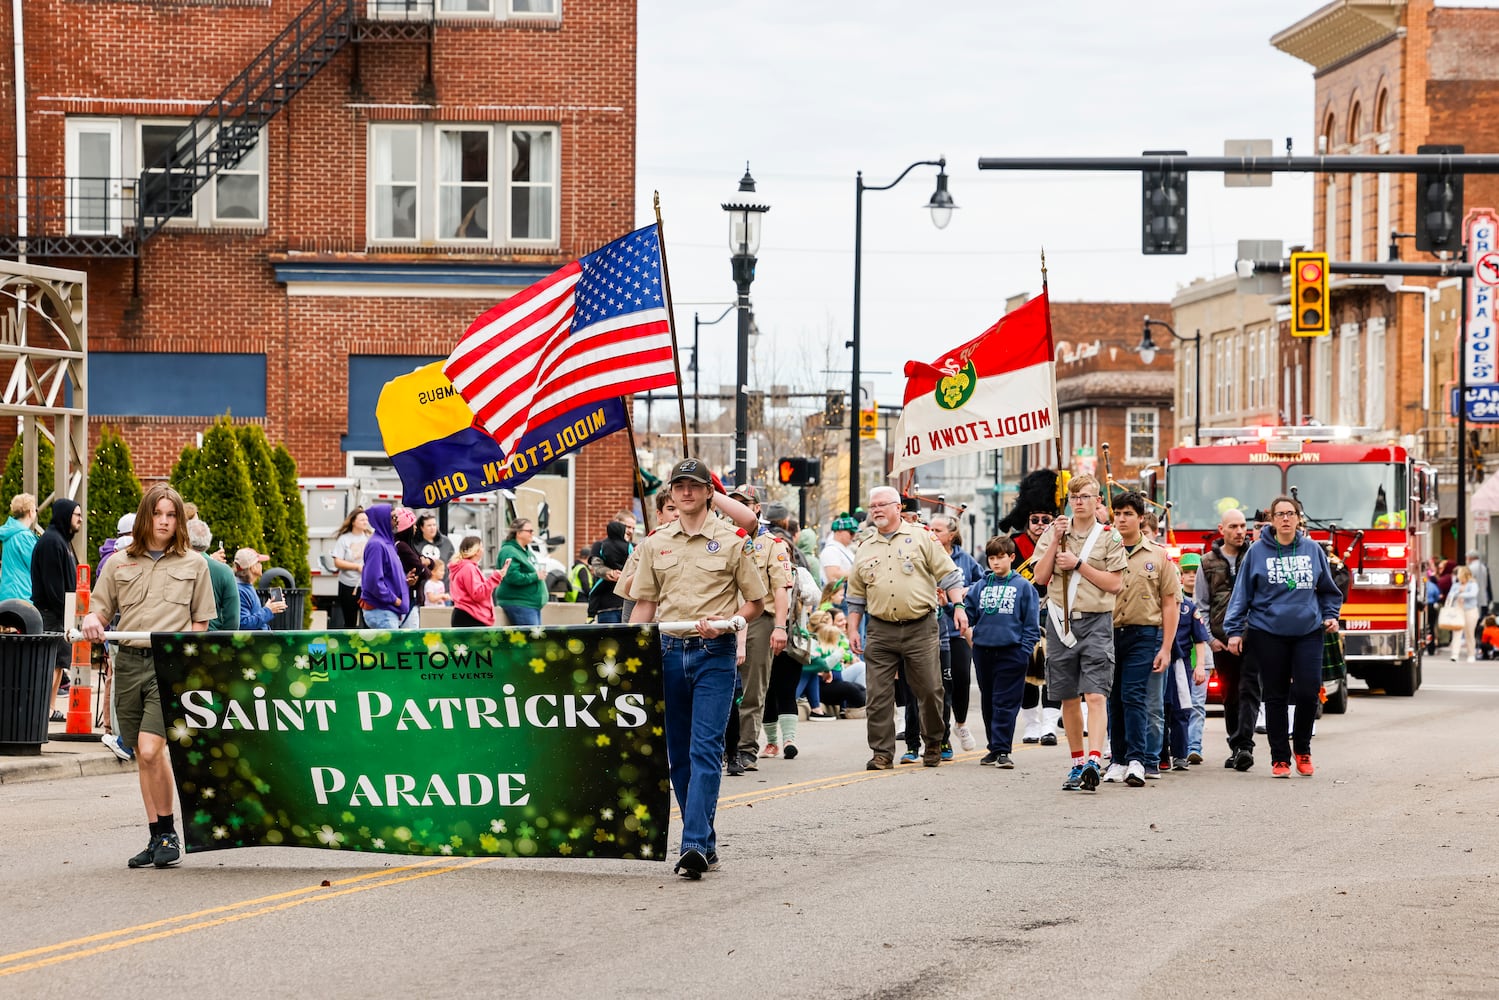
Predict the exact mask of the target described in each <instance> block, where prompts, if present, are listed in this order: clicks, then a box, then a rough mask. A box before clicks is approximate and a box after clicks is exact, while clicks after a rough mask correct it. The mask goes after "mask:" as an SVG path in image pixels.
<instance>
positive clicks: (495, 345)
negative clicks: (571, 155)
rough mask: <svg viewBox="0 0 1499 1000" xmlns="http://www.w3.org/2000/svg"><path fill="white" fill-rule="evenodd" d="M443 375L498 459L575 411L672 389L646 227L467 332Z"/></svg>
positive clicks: (666, 331) (651, 232)
mask: <svg viewBox="0 0 1499 1000" xmlns="http://www.w3.org/2000/svg"><path fill="white" fill-rule="evenodd" d="M442 370H443V374H445V375H447V377H448V380H449V381H450V382H452V383H453V387H454V388H456V389H457V390H458V394H459V395H460V396H462V397H463V399H464V400H465V401H466V402H467V403H468V405H469V409H471V410H473V411H474V425H475V426H477V427H481V428H483V429H484V430H485V431H487V432H488V433H489V435H490V436H491V437H493V438H494V439H495V441H496V442H497V443H498V444H499V446H500V450H501V451H503V452H504V453H505V455H507V456H508V455H510V453H511V452H512V451H513V450H514V449H515V446H516V444H517V443H518V442H519V441H520V439H521V438H523V437H525V436H526V433H527V431H529V430H531V429H533V428H536V427H540V426H541V425H543V424H545V423H546V422H547V421H549V420H551V419H553V418H555V417H557V416H559V415H561V414H563V413H566V412H567V411H569V410H575V409H577V408H578V407H580V406H585V405H587V404H590V403H597V402H601V401H603V400H606V399H612V398H614V397H616V396H627V395H629V394H631V393H636V392H645V391H646V390H648V389H658V388H661V387H663V386H674V385H676V384H677V378H676V367H675V364H674V362H673V360H672V350H671V330H670V327H669V326H668V325H667V317H666V298H665V291H664V289H663V286H662V283H661V243H660V240H659V238H658V236H657V233H656V227H655V226H647V227H646V228H644V229H637V230H636V231H635V232H633V233H630V234H629V235H627V236H622V237H620V238H619V239H617V240H615V241H614V242H613V243H610V244H608V245H607V246H605V247H603V248H602V249H600V250H596V251H594V252H593V253H591V254H588V255H587V256H586V257H583V258H581V259H579V260H576V261H574V262H573V263H571V264H568V265H567V266H566V267H564V268H562V269H561V270H559V271H557V272H555V273H554V274H551V275H549V276H548V277H546V278H543V279H542V280H541V281H538V282H537V283H536V284H534V285H532V286H530V287H529V288H527V289H525V291H522V292H520V293H519V294H517V295H514V296H512V297H511V298H508V299H506V300H505V301H504V302H501V303H500V304H499V305H497V306H495V307H494V308H492V309H490V310H489V311H488V312H486V313H484V315H482V316H480V317H479V318H478V319H476V320H474V322H473V323H472V324H471V325H470V326H469V328H468V331H467V332H466V333H465V334H464V335H463V339H462V340H461V341H459V342H458V346H457V347H456V348H454V350H453V353H452V354H451V355H449V356H448V360H447V362H446V363H445V364H444V365H443V369H442Z"/></svg>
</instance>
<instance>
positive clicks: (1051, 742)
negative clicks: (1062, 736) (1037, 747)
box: [1041, 733, 1088, 747]
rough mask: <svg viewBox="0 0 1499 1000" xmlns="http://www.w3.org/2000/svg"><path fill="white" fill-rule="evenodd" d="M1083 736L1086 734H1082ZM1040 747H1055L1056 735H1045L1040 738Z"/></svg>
mask: <svg viewBox="0 0 1499 1000" xmlns="http://www.w3.org/2000/svg"><path fill="white" fill-rule="evenodd" d="M1083 735H1084V736H1087V735H1088V734H1087V733H1083ZM1041 745H1042V746H1043V747H1054V746H1056V745H1057V734H1056V733H1047V734H1046V735H1044V736H1042V737H1041Z"/></svg>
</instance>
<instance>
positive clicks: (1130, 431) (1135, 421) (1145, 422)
mask: <svg viewBox="0 0 1499 1000" xmlns="http://www.w3.org/2000/svg"><path fill="white" fill-rule="evenodd" d="M1124 420H1125V435H1124V436H1125V438H1126V439H1127V440H1128V443H1127V445H1126V446H1125V454H1124V461H1125V462H1126V463H1128V464H1129V465H1147V464H1149V463H1151V462H1154V461H1155V458H1156V450H1157V448H1158V446H1159V437H1160V414H1159V413H1158V412H1157V411H1156V410H1153V409H1145V408H1144V407H1140V408H1134V407H1131V408H1130V409H1128V410H1126V411H1125V414H1124Z"/></svg>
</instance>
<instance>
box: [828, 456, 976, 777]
mask: <svg viewBox="0 0 1499 1000" xmlns="http://www.w3.org/2000/svg"><path fill="white" fill-rule="evenodd" d="M869 518H870V521H871V523H872V524H873V526H874V529H875V530H874V531H873V532H871V533H870V535H869V537H867V538H866V539H865V540H864V541H863V543H862V544H861V545H860V546H859V551H858V553H857V554H855V556H854V568H853V571H852V572H851V573H850V574H849V577H848V580H849V584H848V626H847V631H848V642H849V645H850V646H851V647H852V648H853V651H854V653H855V655H858V654H861V653H862V654H863V656H864V664H865V667H866V671H865V683H866V684H867V685H868V689H869V703H868V705H867V706H866V713H867V714H866V719H867V720H868V721H867V726H868V733H869V749H870V751H871V752H872V756H871V757H870V758H869V762H868V763H867V764H866V765H865V767H866V768H868V769H869V770H871V771H884V770H888V769H889V768H891V767H892V766H894V761H895V675H896V671H897V670H898V669H899V668H900V666H901V665H902V664H904V665H905V668H906V681H907V683H908V684H909V685H910V687H911V694H912V696H913V697H914V698H916V699H917V703H918V704H919V705H920V706H921V738H922V743H923V748H924V753H923V754H922V758H921V762H922V763H923V764H925V765H926V766H927V767H936V766H937V765H938V764H940V763H941V762H942V729H943V725H942V669H941V666H940V661H939V652H938V648H937V641H938V636H937V616H936V610H937V591H938V589H939V588H940V589H942V590H945V591H947V596H948V599H949V600H951V601H952V602H953V603H954V604H955V605H957V608H956V611H955V614H954V620H955V621H956V623H957V626H958V628H959V629H966V628H967V627H968V619H967V615H966V612H965V611H964V609H963V606H962V605H963V574H962V572H961V571H960V570H959V569H958V567H957V566H956V565H954V564H953V561H952V558H951V557H950V556H949V555H948V554H947V553H946V552H945V551H944V550H943V548H942V546H941V544H939V543H938V542H937V540H936V539H934V538H933V537H932V536H931V534H930V533H929V532H928V531H927V530H926V529H925V528H924V527H922V526H921V525H919V524H907V523H906V522H905V521H904V520H902V518H901V516H900V494H899V493H897V492H896V491H895V490H894V489H892V488H891V487H889V486H877V487H875V488H874V489H873V490H871V491H870V492H869ZM865 614H868V615H869V624H868V642H867V643H861V642H860V640H859V623H860V621H861V620H862V619H863V617H864V616H865Z"/></svg>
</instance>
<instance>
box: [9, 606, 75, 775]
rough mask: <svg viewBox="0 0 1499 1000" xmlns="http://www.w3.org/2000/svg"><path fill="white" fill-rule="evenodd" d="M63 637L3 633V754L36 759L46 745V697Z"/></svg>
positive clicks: (44, 634) (47, 713)
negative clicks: (44, 744) (34, 757)
mask: <svg viewBox="0 0 1499 1000" xmlns="http://www.w3.org/2000/svg"><path fill="white" fill-rule="evenodd" d="M61 640H62V636H61V635H59V634H57V633H52V632H43V633H41V634H40V635H10V634H0V754H3V755H6V756H22V757H27V756H36V755H38V754H40V753H41V752H42V744H43V743H46V742H47V717H48V716H49V715H50V714H51V712H50V711H49V709H50V707H51V706H49V705H48V704H47V696H48V695H50V694H51V693H52V668H53V666H54V665H55V664H56V663H57V644H58V642H59V641H61Z"/></svg>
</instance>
